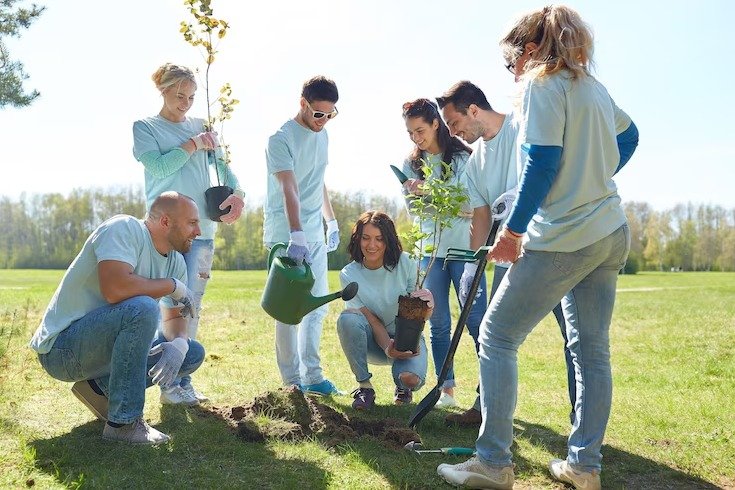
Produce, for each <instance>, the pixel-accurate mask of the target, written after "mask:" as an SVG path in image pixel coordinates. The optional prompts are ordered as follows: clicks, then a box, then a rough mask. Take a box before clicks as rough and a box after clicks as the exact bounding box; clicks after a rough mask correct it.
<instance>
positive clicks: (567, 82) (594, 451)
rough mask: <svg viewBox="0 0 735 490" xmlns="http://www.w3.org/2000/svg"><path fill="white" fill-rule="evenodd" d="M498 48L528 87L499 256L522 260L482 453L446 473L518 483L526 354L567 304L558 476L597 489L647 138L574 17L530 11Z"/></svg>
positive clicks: (475, 481)
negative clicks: (622, 276)
mask: <svg viewBox="0 0 735 490" xmlns="http://www.w3.org/2000/svg"><path fill="white" fill-rule="evenodd" d="M500 44H501V47H502V49H503V55H504V57H505V60H506V63H507V67H508V69H510V70H512V71H513V73H514V74H515V76H516V78H517V79H519V80H520V81H521V82H522V83H521V86H522V93H521V98H520V101H521V107H520V109H519V114H518V117H519V118H520V132H519V137H518V138H519V141H518V144H519V145H520V146H519V147H520V149H521V150H522V152H521V153H520V155H519V156H521V157H522V160H523V163H524V164H525V165H524V167H523V176H522V179H521V183H520V185H519V189H518V197H517V200H516V202H515V204H514V206H513V209H512V211H511V214H510V216H509V217H508V220H507V222H506V224H505V226H504V227H503V230H502V233H500V234H499V237H498V239H497V240H496V242H495V245H494V247H493V248H492V250H491V251H490V253H489V257H490V258H491V259H492V260H496V261H507V262H512V263H513V264H512V265H511V267H510V269H509V270H508V273H507V275H506V276H505V278H504V279H503V281H502V282H501V284H500V287H499V289H498V292H497V294H496V295H495V297H494V298H493V300H492V301H491V303H490V306H489V313H488V315H487V316H486V317H485V319H484V321H483V325H482V327H481V331H480V386H481V388H480V391H481V393H480V394H481V397H482V411H483V424H482V427H481V429H480V434H479V437H478V439H477V444H476V447H477V456H476V457H475V458H472V459H470V460H468V461H466V462H464V463H461V464H457V465H447V464H443V465H440V466H439V467H438V468H437V471H438V473H439V475H441V476H442V477H443V478H444V479H445V480H447V481H448V482H450V483H453V484H455V485H467V486H472V487H474V488H500V489H505V488H508V489H509V488H512V487H513V481H514V474H513V463H512V454H511V452H510V448H511V444H512V443H513V412H514V411H515V406H516V397H517V390H518V359H517V354H518V348H519V346H520V345H521V344H522V343H523V341H524V340H525V338H526V336H527V335H528V334H529V333H530V332H531V330H533V328H534V327H535V326H536V324H538V322H539V321H540V320H541V319H542V318H543V317H544V316H546V315H547V314H548V312H549V311H551V309H552V308H553V307H554V305H555V304H557V302H559V300H561V302H562V307H563V310H564V317H565V320H566V325H567V335H568V346H569V349H570V350H571V354H572V360H573V363H574V366H575V378H576V384H577V391H576V403H575V417H574V422H573V425H572V428H571V432H570V435H569V440H568V452H567V456H566V458H565V459H563V460H562V459H555V460H552V461H551V462H550V464H549V469H550V472H551V475H552V477H553V478H554V479H556V480H559V481H562V482H565V483H570V484H572V485H573V486H574V487H575V488H586V489H599V488H600V470H601V460H602V455H601V453H600V448H601V446H602V440H603V437H604V434H605V429H606V427H607V421H608V417H609V414H610V405H611V401H612V374H611V369H610V345H609V344H610V340H609V329H610V323H611V319H612V312H613V305H614V303H615V286H616V282H617V276H618V273H619V271H620V269H621V268H622V267H623V266H624V265H625V261H626V259H627V256H628V251H629V249H630V232H629V230H628V225H627V223H626V218H625V213H624V212H623V209H622V207H621V205H620V197H619V196H618V193H617V188H616V186H615V183H614V182H613V180H612V177H613V175H614V174H615V173H616V172H617V171H618V170H620V169H621V168H622V167H623V165H625V163H626V162H627V161H628V159H629V158H630V157H631V156H632V154H633V151H634V150H635V147H636V145H637V142H638V131H637V129H636V127H635V125H634V124H633V123H632V122H631V120H630V118H629V117H628V116H627V115H626V114H625V113H624V112H623V111H622V110H620V109H619V108H618V107H617V106H616V105H615V103H614V102H613V100H612V98H611V97H610V95H609V94H608V92H607V90H606V89H605V87H604V86H602V84H601V83H600V82H598V81H597V80H596V79H595V78H594V77H593V76H592V75H591V73H590V67H591V64H592V51H593V42H592V33H591V31H590V29H589V27H588V26H587V25H586V24H585V23H584V22H583V21H582V19H581V18H580V16H579V14H578V13H577V12H575V11H574V10H572V9H570V8H568V7H565V6H549V7H546V8H544V9H543V10H538V11H535V12H531V13H529V14H526V15H524V16H522V17H521V18H520V19H519V20H518V21H517V22H516V23H515V25H514V26H513V27H512V28H511V30H510V32H509V33H508V34H507V35H506V36H505V37H504V38H503V39H502V41H501V43H500ZM524 234H526V235H527V237H526V238H525V243H523V247H521V245H522V241H523V240H524ZM521 249H523V251H522V253H521Z"/></svg>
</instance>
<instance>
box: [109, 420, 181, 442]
mask: <svg viewBox="0 0 735 490" xmlns="http://www.w3.org/2000/svg"><path fill="white" fill-rule="evenodd" d="M102 439H107V440H108V441H122V442H129V443H130V444H148V445H154V444H162V443H164V442H168V441H169V440H170V439H171V437H169V436H167V435H166V434H164V433H163V432H159V431H158V430H156V429H154V428H153V427H151V426H150V425H148V424H147V423H146V421H145V420H143V417H140V418H139V419H136V420H135V422H133V423H132V424H127V425H123V426H122V427H113V426H111V425H110V424H105V428H104V430H103V431H102Z"/></svg>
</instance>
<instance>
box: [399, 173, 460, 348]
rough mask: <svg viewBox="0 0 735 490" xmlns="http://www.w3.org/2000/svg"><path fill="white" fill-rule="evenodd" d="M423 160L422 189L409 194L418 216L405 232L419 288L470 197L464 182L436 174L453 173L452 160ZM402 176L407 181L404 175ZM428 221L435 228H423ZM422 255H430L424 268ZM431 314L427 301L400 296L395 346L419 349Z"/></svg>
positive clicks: (413, 211)
mask: <svg viewBox="0 0 735 490" xmlns="http://www.w3.org/2000/svg"><path fill="white" fill-rule="evenodd" d="M421 162H422V164H423V166H422V171H423V173H424V183H423V184H421V185H420V186H419V188H418V189H419V192H417V193H416V194H409V195H408V196H407V199H408V204H409V209H410V211H411V214H412V215H413V216H414V217H416V218H417V219H415V220H414V223H413V225H412V226H411V228H410V229H409V230H408V231H407V232H405V233H402V234H401V238H403V239H404V242H405V243H406V246H407V247H409V248H408V249H409V250H410V252H409V254H410V255H411V257H412V258H413V259H414V260H416V268H417V271H416V272H417V273H416V289H421V288H422V287H423V285H424V281H425V280H426V276H427V275H428V273H429V271H430V270H431V268H432V267H433V266H434V262H435V261H436V255H437V253H438V251H439V247H438V244H439V242H440V241H441V236H442V232H443V231H444V230H446V229H447V228H451V226H452V224H453V221H454V219H455V218H457V217H458V216H460V215H461V214H462V213H463V205H464V204H465V203H467V201H468V200H469V197H468V196H467V191H466V190H465V188H464V186H462V185H461V184H459V183H454V184H453V183H450V182H449V181H448V180H449V179H448V178H447V179H445V178H442V177H440V176H436V177H434V176H433V175H432V173H434V172H436V171H437V170H442V172H441V173H442V175H450V171H449V170H450V165H449V164H448V163H446V162H441V165H440V166H439V167H440V168H436V167H434V168H432V166H431V165H428V164H427V162H426V161H425V160H422V161H421ZM394 171H395V170H394ZM398 178H399V180H402V181H403V182H405V180H404V179H402V178H401V176H400V175H399V176H398ZM424 222H430V223H432V225H433V226H432V229H430V230H425V229H422V226H421V223H424ZM431 237H435V239H434V240H433V243H427V239H428V238H431ZM422 256H428V257H429V261H428V263H427V265H426V267H425V268H423V269H422V268H421V258H422ZM429 316H430V309H429V306H428V304H427V302H426V301H424V300H422V299H420V298H413V297H411V296H399V297H398V316H397V317H396V335H395V348H396V349H397V350H399V351H412V352H417V351H418V346H419V339H420V338H421V332H422V330H423V328H424V323H425V322H426V320H428V318H429Z"/></svg>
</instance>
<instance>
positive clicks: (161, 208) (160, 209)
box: [148, 191, 196, 221]
mask: <svg viewBox="0 0 735 490" xmlns="http://www.w3.org/2000/svg"><path fill="white" fill-rule="evenodd" d="M187 204H188V205H189V206H191V205H194V206H196V203H195V202H194V200H193V199H192V198H190V197H189V196H187V195H184V194H179V193H178V192H174V191H168V192H164V193H163V194H161V195H160V196H158V197H157V198H156V199H155V201H153V204H151V209H150V210H149V211H148V219H149V220H152V221H158V220H160V219H161V217H162V216H164V215H166V216H171V217H174V216H177V215H178V214H179V213H180V211H181V210H182V206H186V205H187Z"/></svg>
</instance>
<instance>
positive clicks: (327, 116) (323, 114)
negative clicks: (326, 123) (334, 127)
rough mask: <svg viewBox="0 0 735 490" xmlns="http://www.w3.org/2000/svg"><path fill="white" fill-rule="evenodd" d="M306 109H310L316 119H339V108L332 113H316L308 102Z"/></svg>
mask: <svg viewBox="0 0 735 490" xmlns="http://www.w3.org/2000/svg"><path fill="white" fill-rule="evenodd" d="M306 107H308V108H309V110H310V111H311V115H312V117H313V118H314V119H321V118H323V117H326V118H327V119H334V118H335V117H337V114H339V111H338V110H337V107H335V108H334V110H333V111H332V112H324V111H315V110H314V108H313V107H311V104H309V101H308V100H307V101H306Z"/></svg>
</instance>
